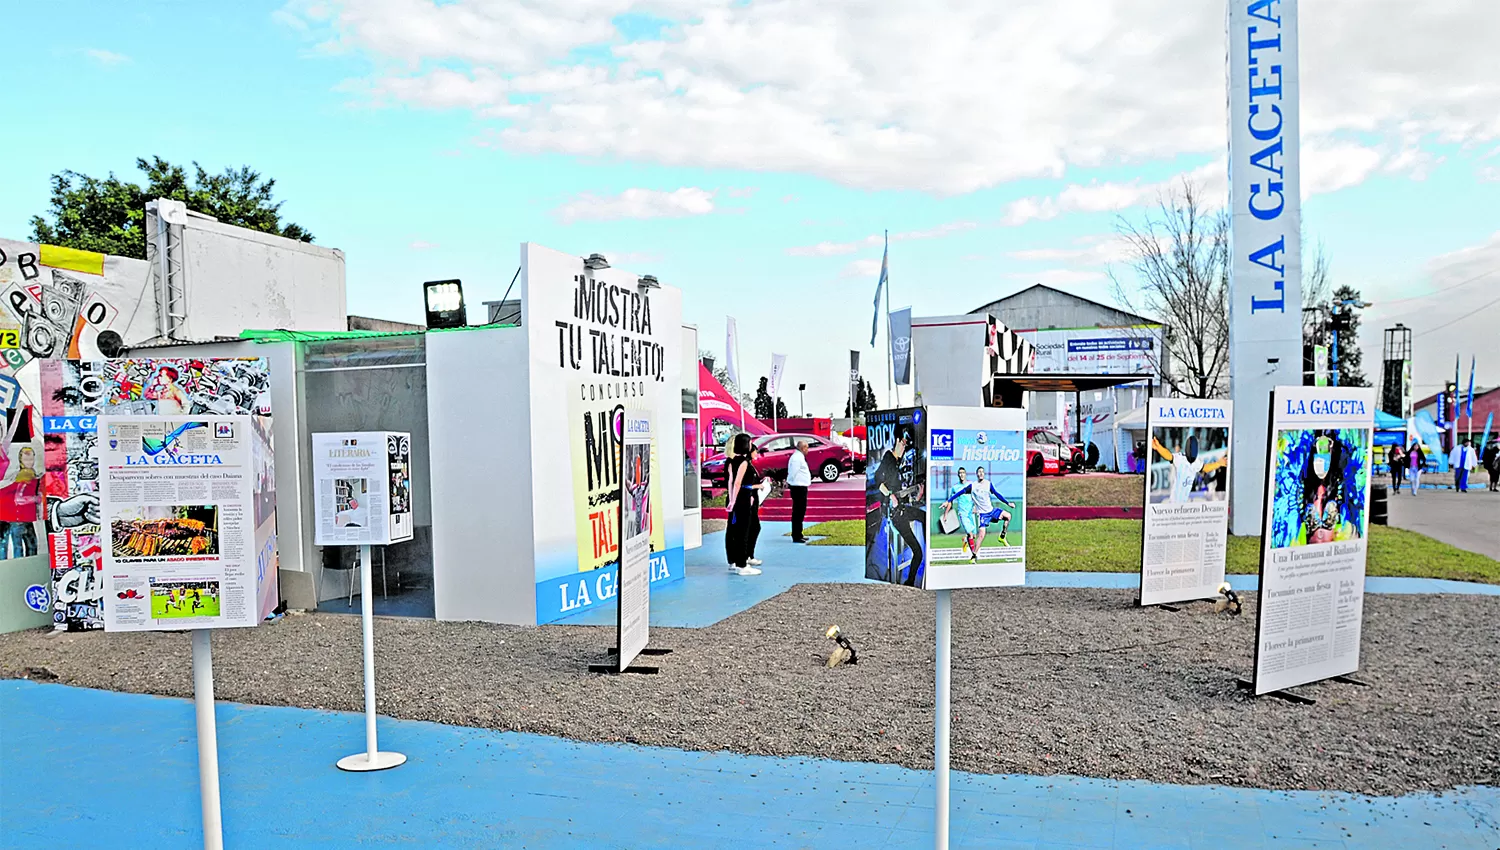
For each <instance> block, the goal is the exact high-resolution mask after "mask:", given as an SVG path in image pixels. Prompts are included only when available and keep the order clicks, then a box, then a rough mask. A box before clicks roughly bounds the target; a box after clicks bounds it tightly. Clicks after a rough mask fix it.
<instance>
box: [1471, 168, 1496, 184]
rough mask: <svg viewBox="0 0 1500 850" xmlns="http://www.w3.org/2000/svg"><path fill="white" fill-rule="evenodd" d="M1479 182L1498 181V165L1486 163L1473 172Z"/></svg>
mask: <svg viewBox="0 0 1500 850" xmlns="http://www.w3.org/2000/svg"><path fill="white" fill-rule="evenodd" d="M1475 176H1476V177H1478V178H1479V181H1480V182H1481V183H1500V166H1496V165H1486V166H1483V167H1481V168H1480V169H1479V171H1478V172H1477V173H1476V174H1475Z"/></svg>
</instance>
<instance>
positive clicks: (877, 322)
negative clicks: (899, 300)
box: [870, 232, 891, 348]
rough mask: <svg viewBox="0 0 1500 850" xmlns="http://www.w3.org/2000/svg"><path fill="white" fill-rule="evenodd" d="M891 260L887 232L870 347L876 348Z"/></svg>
mask: <svg viewBox="0 0 1500 850" xmlns="http://www.w3.org/2000/svg"><path fill="white" fill-rule="evenodd" d="M890 258H891V236H890V233H889V232H887V233H886V236H885V251H884V252H882V253H881V255H880V282H879V283H876V284H875V315H874V316H872V317H871V318H870V347H871V348H874V347H875V329H876V328H879V327H880V291H881V290H882V289H885V282H886V278H888V277H889V276H890V267H889V266H888V265H887V262H888V261H889V260H890Z"/></svg>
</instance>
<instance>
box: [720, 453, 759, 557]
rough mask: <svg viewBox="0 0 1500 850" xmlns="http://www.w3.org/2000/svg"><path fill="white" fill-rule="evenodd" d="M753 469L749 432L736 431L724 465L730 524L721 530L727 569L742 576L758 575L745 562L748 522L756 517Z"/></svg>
mask: <svg viewBox="0 0 1500 850" xmlns="http://www.w3.org/2000/svg"><path fill="white" fill-rule="evenodd" d="M753 471H754V469H753V464H752V463H751V461H750V435H749V434H736V435H734V441H733V442H732V443H730V453H729V462H728V463H727V464H726V465H725V476H726V480H727V481H728V482H729V491H728V495H727V498H728V501H727V503H726V507H727V509H728V517H729V526H728V527H727V528H726V529H724V555H725V557H726V558H727V559H728V560H729V571H730V572H732V573H735V574H736V575H742V576H753V575H760V570H757V569H756V568H754V567H752V566H750V564H749V563H748V561H749V559H750V545H749V536H750V533H751V525H752V523H754V524H758V520H759V517H758V516H757V515H756V513H757V512H756V507H755V493H754V489H753V483H752V481H753V479H751V476H752V474H753Z"/></svg>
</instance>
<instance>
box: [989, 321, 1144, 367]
mask: <svg viewBox="0 0 1500 850" xmlns="http://www.w3.org/2000/svg"><path fill="white" fill-rule="evenodd" d="M1016 333H1018V334H1020V335H1021V336H1022V337H1024V338H1025V339H1028V340H1030V341H1031V344H1032V345H1033V346H1034V347H1035V350H1036V365H1035V368H1034V370H1033V371H1037V372H1092V373H1102V374H1106V375H1114V374H1152V375H1157V374H1160V365H1161V358H1162V350H1161V345H1162V340H1161V333H1162V331H1161V326H1160V325H1138V326H1133V327H1118V328H1049V329H1045V330H1043V329H1037V330H1018V331H1016Z"/></svg>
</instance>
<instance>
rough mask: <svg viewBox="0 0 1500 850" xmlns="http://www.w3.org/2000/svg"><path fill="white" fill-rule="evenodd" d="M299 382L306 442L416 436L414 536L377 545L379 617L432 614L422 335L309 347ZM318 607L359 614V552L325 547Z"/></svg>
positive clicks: (375, 605)
mask: <svg viewBox="0 0 1500 850" xmlns="http://www.w3.org/2000/svg"><path fill="white" fill-rule="evenodd" d="M301 373H302V374H301V377H302V379H303V382H304V394H303V397H304V398H305V399H306V405H307V406H306V411H307V415H306V417H305V419H304V422H305V428H304V431H303V434H302V435H301V436H302V439H303V441H304V442H303V445H304V446H309V447H310V446H311V442H312V437H311V435H312V434H314V433H318V432H326V431H406V432H409V433H410V434H411V452H412V518H413V526H414V531H415V536H414V538H413V539H412V540H410V541H407V542H405V543H396V544H392V545H390V546H375V547H372V549H373V551H372V553H371V554H372V560H373V562H374V564H373V586H374V591H375V592H374V597H373V599H372V601H373V608H374V611H375V613H376V614H379V615H382V616H396V617H432V616H434V610H433V596H432V489H431V479H430V477H429V460H428V434H427V357H426V338H425V336H424V335H423V334H422V333H406V334H394V335H389V336H377V337H372V336H364V337H360V338H355V339H337V338H335V339H327V340H319V341H315V342H308V343H307V345H306V348H305V355H304V359H303V366H302V370H301ZM319 548H321V549H322V551H321V552H320V553H319V554H320V556H321V557H320V558H319V559H316V560H315V562H314V563H316V564H317V565H318V566H317V570H318V576H317V586H318V610H319V611H324V612H329V613H355V614H357V613H359V610H360V605H361V601H360V598H359V596H360V587H359V584H360V582H359V550H358V548H357V547H350V546H325V547H319Z"/></svg>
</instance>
